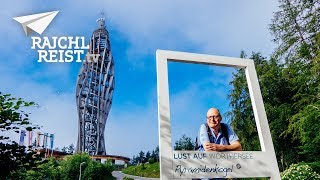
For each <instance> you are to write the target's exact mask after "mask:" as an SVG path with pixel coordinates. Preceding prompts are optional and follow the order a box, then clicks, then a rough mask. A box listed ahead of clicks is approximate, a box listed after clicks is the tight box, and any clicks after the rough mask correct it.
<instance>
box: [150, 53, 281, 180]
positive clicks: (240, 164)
mask: <svg viewBox="0 0 320 180" xmlns="http://www.w3.org/2000/svg"><path fill="white" fill-rule="evenodd" d="M156 61H157V62H156V63H157V91H158V123H159V148H160V179H162V180H171V179H191V178H213V177H221V178H223V177H228V178H240V177H270V178H271V179H280V173H279V168H278V163H277V159H276V154H275V151H274V147H273V143H272V138H271V134H270V129H269V125H268V121H267V116H266V112H265V109H264V104H263V100H262V96H261V91H260V86H259V82H258V78H257V74H256V70H255V66H254V62H253V60H251V59H243V58H233V57H223V56H213V55H205V54H195V53H186V52H175V51H166V50H157V52H156ZM168 61H175V62H182V63H194V64H208V65H215V66H226V67H236V68H244V69H245V73H246V79H247V83H248V88H249V92H250V98H251V102H252V107H253V112H254V117H255V121H256V127H257V131H258V135H259V140H260V146H261V151H228V152H199V151H174V150H173V149H172V144H171V122H170V104H169V84H168ZM181 157H183V158H181Z"/></svg>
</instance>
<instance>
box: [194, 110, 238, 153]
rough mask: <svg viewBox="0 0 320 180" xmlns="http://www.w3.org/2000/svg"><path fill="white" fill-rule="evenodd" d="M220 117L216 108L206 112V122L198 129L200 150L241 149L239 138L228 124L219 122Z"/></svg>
mask: <svg viewBox="0 0 320 180" xmlns="http://www.w3.org/2000/svg"><path fill="white" fill-rule="evenodd" d="M221 120H222V117H221V114H220V112H219V110H218V109H217V108H210V109H209V110H208V112H207V123H205V124H202V125H201V126H200V130H199V147H198V148H197V149H199V150H200V151H241V150H242V147H241V144H240V142H239V138H238V136H237V135H236V133H235V132H234V131H233V129H232V128H231V126H230V125H228V124H225V123H221Z"/></svg>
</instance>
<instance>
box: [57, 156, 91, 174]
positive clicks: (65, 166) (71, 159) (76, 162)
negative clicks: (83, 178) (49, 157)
mask: <svg viewBox="0 0 320 180" xmlns="http://www.w3.org/2000/svg"><path fill="white" fill-rule="evenodd" d="M91 161H92V160H91V158H90V156H89V155H88V154H85V153H79V154H75V155H70V156H66V158H65V160H64V161H62V162H61V175H62V176H61V177H62V179H79V173H80V164H81V163H83V164H82V165H81V170H82V173H83V172H84V170H85V169H86V167H88V165H89V164H90V163H91Z"/></svg>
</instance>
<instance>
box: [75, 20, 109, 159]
mask: <svg viewBox="0 0 320 180" xmlns="http://www.w3.org/2000/svg"><path fill="white" fill-rule="evenodd" d="M97 22H98V24H99V27H98V28H97V29H96V30H95V31H94V32H93V34H92V36H91V39H90V43H89V50H88V54H95V55H99V58H98V61H83V64H82V67H81V69H80V71H79V75H78V79H77V85H76V101H77V110H78V117H79V124H78V128H79V129H78V141H77V152H87V153H88V154H89V155H106V149H105V141H104V130H105V125H106V122H107V118H108V114H109V111H110V108H111V104H112V96H113V91H114V61H113V57H112V53H111V46H110V40H109V33H108V31H107V29H106V27H105V19H104V18H99V19H98V20H97Z"/></svg>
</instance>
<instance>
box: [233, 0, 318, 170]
mask: <svg viewBox="0 0 320 180" xmlns="http://www.w3.org/2000/svg"><path fill="white" fill-rule="evenodd" d="M279 3H280V7H279V11H278V12H276V13H275V14H274V18H273V20H272V24H271V25H270V30H271V32H272V34H273V35H274V41H275V42H277V43H278V47H277V48H276V50H275V51H274V54H273V56H272V57H271V58H270V59H267V58H265V57H263V56H262V55H261V54H260V53H252V55H251V56H250V57H249V58H251V59H253V60H254V62H255V68H256V72H257V75H258V79H259V85H260V88H261V93H262V97H263V100H264V106H265V109H266V113H267V117H268V122H269V125H270V130H271V135H272V138H273V142H274V146H275V150H276V155H277V159H278V161H279V162H278V164H279V165H280V168H281V169H282V170H284V169H286V168H288V167H289V166H290V164H292V163H297V162H300V161H302V160H305V161H307V162H314V161H320V155H319V151H318V149H319V145H320V134H319V131H320V128H319V124H320V118H319V117H320V111H319V104H320V78H319V77H320V60H319V58H320V55H319V52H320V50H319V49H320V40H319V38H320V33H319V30H320V26H319V21H320V18H319V17H320V9H319V7H320V4H319V1H314V0H280V1H279ZM241 57H246V55H245V53H244V52H242V53H241ZM233 77H234V79H233V81H231V83H230V84H231V85H232V87H233V89H232V90H231V91H230V93H229V98H230V100H231V103H230V106H231V107H232V111H231V112H229V113H228V115H229V116H230V117H231V119H232V126H233V127H234V129H235V131H236V132H237V134H238V136H239V137H240V141H241V143H242V146H243V148H244V149H245V150H260V146H259V144H260V143H259V141H258V136H257V132H256V125H255V121H254V116H253V113H252V105H251V101H250V98H249V93H248V88H247V82H246V78H245V73H244V70H242V69H239V70H238V71H237V72H236V73H234V74H233Z"/></svg>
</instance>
